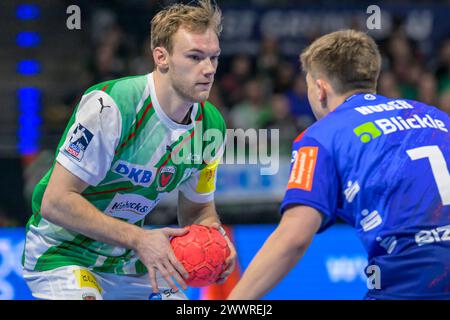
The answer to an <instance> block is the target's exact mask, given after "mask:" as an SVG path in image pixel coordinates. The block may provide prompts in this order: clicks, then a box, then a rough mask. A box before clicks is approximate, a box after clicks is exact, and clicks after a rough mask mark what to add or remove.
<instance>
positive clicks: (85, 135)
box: [64, 123, 94, 161]
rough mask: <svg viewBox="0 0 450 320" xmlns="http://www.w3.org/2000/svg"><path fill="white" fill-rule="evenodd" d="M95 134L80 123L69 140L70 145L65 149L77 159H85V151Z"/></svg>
mask: <svg viewBox="0 0 450 320" xmlns="http://www.w3.org/2000/svg"><path fill="white" fill-rule="evenodd" d="M93 136H94V135H93V134H92V132H90V131H89V130H88V129H86V128H85V127H83V126H82V125H81V124H80V123H79V124H78V125H77V127H76V128H75V131H74V132H73V133H72V136H71V137H70V140H69V145H68V146H67V147H66V148H65V149H64V151H65V152H66V153H67V154H68V155H70V156H71V157H72V158H74V159H76V160H77V161H81V159H83V155H84V151H85V150H86V148H87V147H88V145H89V143H90V142H91V140H92V137H93Z"/></svg>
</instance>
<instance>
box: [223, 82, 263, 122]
mask: <svg viewBox="0 0 450 320" xmlns="http://www.w3.org/2000/svg"><path fill="white" fill-rule="evenodd" d="M265 92H267V91H266V90H265V88H264V86H263V84H262V81H261V80H260V79H256V78H255V79H252V80H250V81H249V82H247V84H246V85H245V93H244V94H245V100H244V101H242V102H240V103H238V104H237V105H235V106H234V107H233V108H232V110H231V112H230V116H231V121H232V125H233V127H235V128H242V129H250V128H255V129H259V128H263V127H264V125H265V124H266V123H268V121H269V120H270V117H271V113H270V107H269V104H268V103H267V100H266V99H267V97H266V96H265V95H264V93H265Z"/></svg>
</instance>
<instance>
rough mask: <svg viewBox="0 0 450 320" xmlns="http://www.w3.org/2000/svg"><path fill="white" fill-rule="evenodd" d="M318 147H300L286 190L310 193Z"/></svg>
mask: <svg viewBox="0 0 450 320" xmlns="http://www.w3.org/2000/svg"><path fill="white" fill-rule="evenodd" d="M318 149H319V148H318V147H302V148H300V149H299V150H298V151H297V156H296V159H295V162H294V164H293V165H292V170H291V176H290V178H289V183H288V189H293V188H296V189H302V190H305V191H311V189H312V183H313V179H314V170H315V168H316V163H317V154H318Z"/></svg>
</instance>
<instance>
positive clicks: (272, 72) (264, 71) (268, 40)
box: [256, 36, 283, 79]
mask: <svg viewBox="0 0 450 320" xmlns="http://www.w3.org/2000/svg"><path fill="white" fill-rule="evenodd" d="M282 61H283V57H282V56H281V54H280V51H279V47H278V43H277V40H276V39H275V38H273V37H269V36H265V37H264V38H263V39H262V41H261V46H260V52H259V54H258V56H257V58H256V67H257V72H258V73H259V74H261V75H263V76H265V77H269V78H270V79H274V78H275V76H276V71H277V68H278V66H279V65H280V64H281V62H282Z"/></svg>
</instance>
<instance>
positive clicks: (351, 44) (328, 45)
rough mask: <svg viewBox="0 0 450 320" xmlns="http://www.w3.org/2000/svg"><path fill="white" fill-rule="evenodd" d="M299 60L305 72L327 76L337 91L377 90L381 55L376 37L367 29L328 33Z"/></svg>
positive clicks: (316, 41) (308, 48)
mask: <svg viewBox="0 0 450 320" xmlns="http://www.w3.org/2000/svg"><path fill="white" fill-rule="evenodd" d="M300 60H301V63H302V68H303V70H304V71H305V72H309V73H310V74H311V76H312V77H313V78H316V77H317V76H318V75H321V76H324V77H326V78H327V79H328V80H329V81H330V82H331V85H332V87H333V89H334V90H335V91H336V93H338V94H344V93H347V92H350V91H354V90H370V91H373V92H375V90H376V86H377V81H378V76H379V74H380V68H381V56H380V52H379V51H378V47H377V44H376V43H375V41H374V40H373V39H372V38H371V37H370V36H368V35H367V34H365V33H364V32H360V31H356V30H341V31H336V32H332V33H329V34H326V35H324V36H322V37H320V38H318V39H316V40H315V41H314V42H313V43H311V44H310V45H309V46H308V47H307V48H306V49H305V50H304V51H303V52H302V53H301V55H300Z"/></svg>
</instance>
